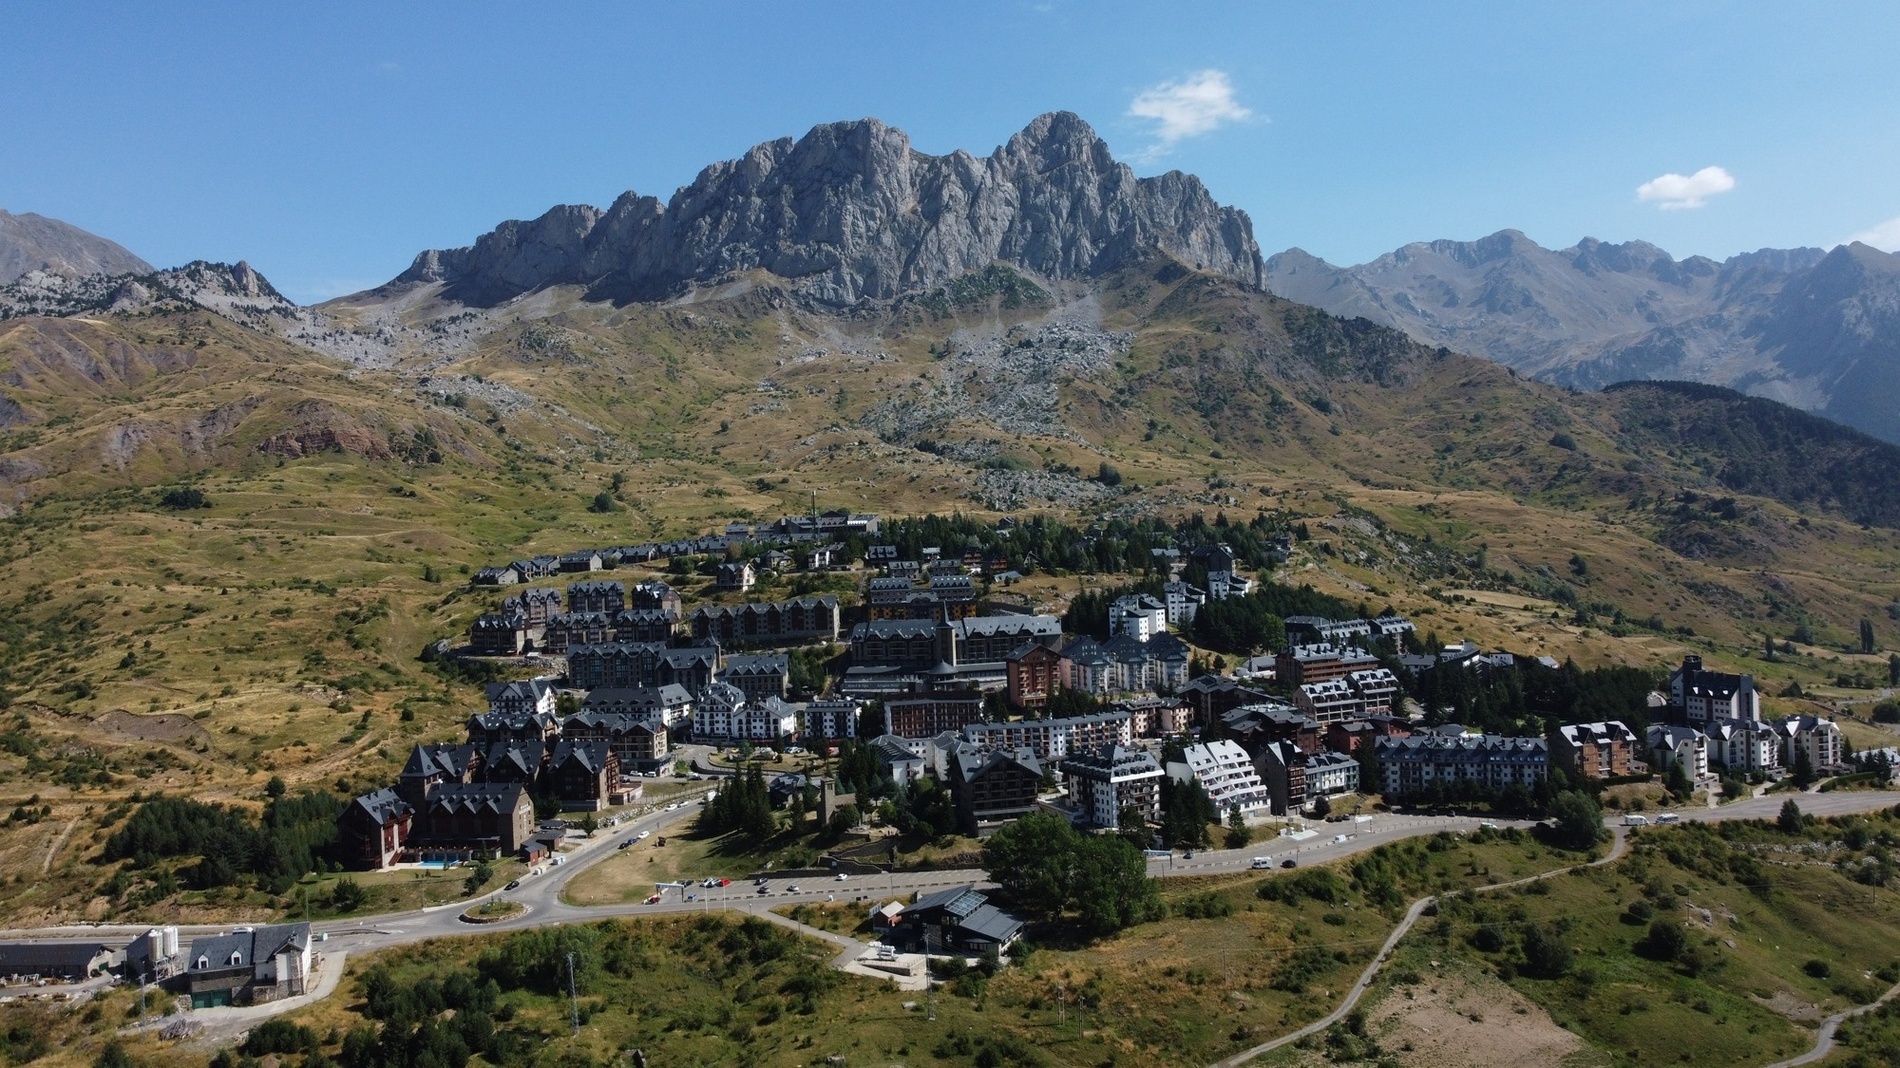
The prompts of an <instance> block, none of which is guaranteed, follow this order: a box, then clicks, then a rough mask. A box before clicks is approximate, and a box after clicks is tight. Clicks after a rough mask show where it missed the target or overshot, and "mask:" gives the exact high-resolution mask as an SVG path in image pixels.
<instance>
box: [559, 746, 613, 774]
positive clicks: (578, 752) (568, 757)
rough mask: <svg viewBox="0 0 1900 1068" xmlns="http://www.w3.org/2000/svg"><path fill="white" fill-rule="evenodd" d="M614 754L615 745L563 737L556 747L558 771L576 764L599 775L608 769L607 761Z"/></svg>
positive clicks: (583, 769) (590, 772)
mask: <svg viewBox="0 0 1900 1068" xmlns="http://www.w3.org/2000/svg"><path fill="white" fill-rule="evenodd" d="M612 756H613V747H612V746H610V745H608V743H606V742H573V741H567V740H565V739H563V740H562V741H561V742H560V744H558V745H556V746H555V747H554V764H553V767H554V769H555V770H556V771H560V770H562V769H564V768H566V767H567V766H569V765H570V764H571V765H576V766H578V767H579V768H580V769H581V770H582V771H585V772H587V773H588V774H590V775H599V774H600V773H601V772H602V771H604V770H606V767H607V761H608V759H609V758H610V757H612Z"/></svg>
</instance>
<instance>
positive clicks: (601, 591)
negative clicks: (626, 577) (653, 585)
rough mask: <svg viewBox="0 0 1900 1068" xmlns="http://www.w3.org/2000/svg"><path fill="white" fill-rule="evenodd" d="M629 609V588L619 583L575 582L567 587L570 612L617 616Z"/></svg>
mask: <svg viewBox="0 0 1900 1068" xmlns="http://www.w3.org/2000/svg"><path fill="white" fill-rule="evenodd" d="M626 607H627V587H626V586H625V585H623V584H621V583H619V582H574V583H569V584H568V587H567V610H568V611H569V612H605V613H606V614H607V615H610V616H611V615H616V614H618V613H619V612H621V611H623V610H624V609H625V608H626Z"/></svg>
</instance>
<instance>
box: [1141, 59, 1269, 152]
mask: <svg viewBox="0 0 1900 1068" xmlns="http://www.w3.org/2000/svg"><path fill="white" fill-rule="evenodd" d="M1128 114H1130V115H1133V116H1134V117H1135V118H1138V119H1147V120H1149V121H1151V122H1153V123H1154V124H1155V130H1154V134H1155V138H1156V141H1155V144H1154V145H1152V146H1150V147H1149V148H1148V149H1147V151H1146V152H1145V153H1144V155H1145V156H1146V157H1147V158H1150V159H1152V158H1154V157H1156V156H1160V155H1162V154H1163V153H1165V152H1167V150H1168V149H1170V148H1173V147H1174V146H1175V144H1176V143H1178V142H1179V141H1181V140H1182V139H1184V138H1188V137H1199V136H1200V135H1201V134H1204V133H1209V132H1211V131H1213V130H1215V129H1218V128H1219V127H1221V126H1223V125H1226V124H1227V123H1230V122H1239V121H1241V120H1242V119H1247V118H1251V117H1252V116H1253V112H1251V111H1249V110H1247V109H1246V108H1244V107H1241V106H1240V103H1239V101H1236V100H1235V99H1234V86H1233V83H1232V82H1230V81H1228V80H1227V73H1226V72H1225V71H1218V70H1204V71H1199V72H1197V73H1194V74H1190V75H1188V76H1187V77H1185V78H1183V79H1181V80H1180V81H1178V82H1162V83H1161V84H1160V85H1153V86H1149V87H1148V88H1146V89H1143V90H1142V91H1141V92H1139V93H1137V94H1135V99H1134V100H1133V101H1132V102H1130V103H1129V105H1128Z"/></svg>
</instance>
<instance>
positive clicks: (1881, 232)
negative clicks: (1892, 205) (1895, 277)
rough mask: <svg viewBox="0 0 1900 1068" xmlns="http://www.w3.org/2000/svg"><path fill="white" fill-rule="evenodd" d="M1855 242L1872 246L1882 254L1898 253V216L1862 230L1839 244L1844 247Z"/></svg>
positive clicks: (1899, 220) (1899, 250)
mask: <svg viewBox="0 0 1900 1068" xmlns="http://www.w3.org/2000/svg"><path fill="white" fill-rule="evenodd" d="M1855 241H1858V242H1860V243H1861V244H1863V245H1872V246H1873V247H1875V248H1877V249H1879V250H1880V251H1882V252H1900V215H1896V216H1894V217H1893V218H1891V219H1888V220H1887V221H1886V222H1884V223H1880V224H1878V225H1875V226H1871V227H1869V228H1867V229H1865V230H1862V231H1861V232H1860V233H1858V234H1855V235H1853V236H1852V237H1850V238H1848V239H1847V240H1846V241H1843V242H1841V243H1842V244H1844V245H1845V244H1852V243H1853V242H1855Z"/></svg>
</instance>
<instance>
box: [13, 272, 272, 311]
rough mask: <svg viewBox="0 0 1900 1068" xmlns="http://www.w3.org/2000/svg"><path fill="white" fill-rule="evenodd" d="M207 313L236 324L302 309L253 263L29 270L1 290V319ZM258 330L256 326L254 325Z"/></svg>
mask: <svg viewBox="0 0 1900 1068" xmlns="http://www.w3.org/2000/svg"><path fill="white" fill-rule="evenodd" d="M186 307H199V308H205V309H208V310H210V311H215V312H217V313H218V314H220V315H223V316H225V317H227V318H232V319H239V320H242V319H245V318H247V317H248V318H257V317H262V316H268V315H273V314H274V315H278V316H282V317H285V318H295V317H296V316H297V313H298V308H297V305H296V304H294V303H292V302H291V301H290V299H289V298H287V297H285V296H284V295H283V294H282V293H279V292H277V289H276V287H274V286H272V285H271V284H270V282H269V281H268V280H267V279H265V277H264V276H263V275H261V274H258V273H257V270H256V269H255V268H253V267H252V266H251V265H250V264H248V263H245V262H244V261H243V260H239V261H238V262H237V263H235V264H231V263H210V262H207V261H205V260H193V261H192V262H190V263H187V264H185V265H184V266H183V267H167V268H166V269H164V270H162V271H154V270H152V269H150V268H146V269H145V270H144V271H142V272H140V273H136V274H107V273H103V272H101V273H98V274H89V275H84V276H82V277H77V278H72V277H67V276H65V275H60V274H53V273H51V272H49V271H38V270H36V271H29V272H27V273H26V274H25V275H22V276H21V277H19V278H17V279H15V280H14V281H12V282H10V283H8V284H6V285H4V286H0V319H13V318H19V317H22V316H27V315H45V316H54V317H61V316H71V315H87V314H98V313H111V312H133V311H148V310H154V309H157V310H165V311H176V310H179V309H182V308H186ZM249 325H254V324H249Z"/></svg>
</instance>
